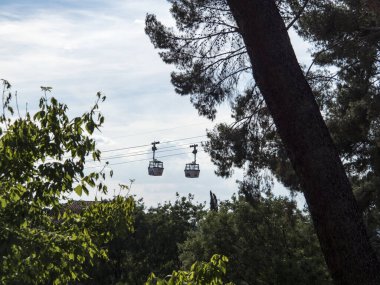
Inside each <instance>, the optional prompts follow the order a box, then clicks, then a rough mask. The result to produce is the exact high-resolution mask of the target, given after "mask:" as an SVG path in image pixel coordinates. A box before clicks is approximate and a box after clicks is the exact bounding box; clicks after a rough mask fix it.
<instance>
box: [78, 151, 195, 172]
mask: <svg viewBox="0 0 380 285" xmlns="http://www.w3.org/2000/svg"><path fill="white" fill-rule="evenodd" d="M184 154H188V152H181V153H174V154H168V155H163V156H160V157H157V158H163V157H170V156H177V155H184ZM148 160H150V158H143V159H136V160H129V161H123V162H117V163H110V164H107V165H106V166H113V165H120V164H128V163H132V162H138V161H148ZM98 167H104V165H98V166H90V167H85V169H90V168H98Z"/></svg>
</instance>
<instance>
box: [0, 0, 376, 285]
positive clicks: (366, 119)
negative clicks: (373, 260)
mask: <svg viewBox="0 0 380 285" xmlns="http://www.w3.org/2000/svg"><path fill="white" fill-rule="evenodd" d="M170 2H171V3H172V9H171V12H172V14H173V16H174V18H175V20H176V23H177V30H174V29H169V28H167V27H165V26H163V25H162V24H161V23H160V22H159V21H158V20H157V19H156V17H155V16H154V15H148V16H147V20H146V23H147V26H146V32H147V34H148V35H149V37H150V39H151V41H152V42H153V44H154V45H155V47H157V48H160V49H161V53H160V55H161V57H162V58H163V60H164V61H165V62H166V63H169V64H174V65H175V66H176V67H177V68H178V70H177V71H176V72H174V73H173V74H172V82H173V84H174V86H175V88H176V91H177V92H178V93H179V94H181V95H190V96H191V102H192V103H193V104H194V106H195V107H196V108H197V109H198V111H199V114H200V115H203V116H206V117H208V118H210V119H214V118H215V116H216V111H217V106H218V105H219V104H221V103H222V102H223V101H225V100H227V99H228V100H231V102H232V105H231V111H232V117H233V119H234V120H235V122H234V123H233V124H231V125H227V124H219V125H217V126H216V127H215V129H214V130H213V131H210V132H209V134H208V135H209V142H208V143H207V144H206V150H207V151H208V152H209V154H210V156H211V158H212V160H213V162H214V163H215V164H216V166H217V174H218V175H220V176H225V177H227V176H229V175H231V173H232V171H233V168H234V167H241V168H244V169H245V171H246V177H245V181H241V182H240V184H239V194H237V195H235V196H233V197H232V198H231V199H230V200H229V201H218V200H217V198H216V196H215V194H212V193H210V194H211V201H210V207H209V208H208V207H206V205H204V204H200V203H196V202H194V197H193V196H192V195H191V194H189V196H188V197H179V196H178V195H177V199H176V200H175V201H172V202H166V203H164V204H163V205H157V206H155V207H151V208H146V207H145V205H144V202H143V200H139V201H135V199H134V198H133V197H130V196H128V195H127V196H125V197H124V196H122V195H119V196H115V197H114V198H113V199H110V200H102V201H93V202H90V203H77V202H74V201H71V200H70V194H72V193H77V194H79V195H82V194H88V193H89V191H100V192H102V193H107V191H108V189H107V186H106V183H105V179H106V176H107V174H106V173H105V171H104V169H103V170H101V171H100V172H88V171H86V170H85V163H86V161H88V160H100V155H101V153H100V151H99V150H97V148H96V145H95V141H94V140H93V139H92V137H91V135H92V134H93V133H94V131H96V130H97V129H99V128H100V127H101V126H102V124H103V122H104V117H103V116H102V115H101V114H100V113H99V112H98V107H99V106H98V104H99V103H101V101H104V100H105V97H104V96H102V94H100V93H98V94H97V98H96V102H95V104H94V106H93V107H92V108H91V109H90V111H89V112H86V113H84V114H83V115H81V116H78V117H75V118H69V117H68V115H67V109H68V107H67V106H66V105H65V104H62V103H59V102H58V101H57V100H56V99H55V98H53V97H51V98H50V99H49V96H48V95H49V92H50V91H51V88H50V87H42V91H43V93H44V94H43V96H42V97H41V99H40V104H39V110H38V111H37V112H36V113H34V114H30V113H27V114H25V116H21V115H20V114H18V112H17V114H15V112H14V107H12V94H11V93H10V88H11V85H10V84H9V82H7V81H6V80H2V83H3V94H2V95H3V96H2V97H3V102H2V105H3V108H2V113H1V116H0V126H1V128H0V153H1V156H0V283H1V284H144V283H145V282H146V284H226V283H229V284H295V285H297V284H332V280H331V278H330V274H329V273H328V269H327V266H326V263H325V259H324V257H323V256H322V252H321V248H320V245H319V242H318V239H317V236H316V234H315V232H314V227H313V221H314V225H315V223H318V222H319V221H318V219H315V217H314V220H313V219H312V217H311V216H310V214H309V212H308V210H307V209H305V210H304V211H301V210H300V209H299V208H297V205H296V204H295V202H294V201H293V200H292V199H290V198H284V197H274V196H273V194H272V193H271V180H272V179H273V177H276V178H277V179H278V180H279V181H280V182H282V183H283V184H284V185H285V186H286V187H287V188H288V189H289V190H290V191H303V188H302V183H300V179H299V177H298V176H297V174H296V172H295V171H294V169H293V168H292V165H291V162H290V160H289V158H288V150H287V149H286V147H285V146H284V144H283V141H281V139H280V134H279V129H278V128H277V127H276V125H275V124H274V119H273V114H272V113H271V112H270V110H269V108H268V106H267V103H266V101H265V100H264V99H265V98H264V97H263V92H262V90H261V89H259V87H260V86H258V85H257V84H256V83H257V82H255V80H254V78H253V77H252V74H251V73H250V72H251V70H252V66H251V65H252V61H251V59H250V58H249V54H248V51H247V49H246V47H245V42H244V38H243V37H242V31H241V28H239V27H238V25H237V24H236V23H235V18H234V15H233V14H232V12H231V10H230V9H229V4H230V3H234V1H223V0H196V1H195V0H194V1H187V0H178V1H176V0H170ZM252 2H254V1H252ZM269 2H270V1H268V3H269ZM276 5H277V8H278V10H279V11H280V13H281V16H282V19H283V20H284V22H285V24H286V27H287V28H288V29H289V28H291V27H293V28H294V29H295V30H296V31H297V32H298V34H299V35H300V36H301V37H303V38H304V39H306V40H308V41H309V42H311V43H312V44H313V45H314V51H313V54H312V56H313V62H312V65H311V66H309V67H304V69H303V76H304V77H305V78H306V79H307V81H308V83H309V84H310V87H311V89H312V91H313V96H314V98H315V99H316V101H317V102H318V105H319V108H320V110H321V113H322V115H323V117H324V120H325V121H326V124H327V126H328V129H329V132H330V133H331V136H332V139H333V141H334V143H335V146H336V149H337V151H338V154H339V156H340V158H341V160H342V162H343V166H344V170H345V172H346V173H347V176H348V179H349V181H350V183H351V185H352V188H353V190H354V193H355V197H356V200H357V204H358V206H359V207H358V209H360V211H361V213H363V216H364V220H365V226H366V230H367V233H368V235H369V237H370V241H371V243H372V245H373V247H374V248H375V250H376V254H377V256H380V246H379V244H380V238H379V226H380V216H379V215H380V212H379V206H380V199H379V197H380V195H379V193H380V192H379V184H380V182H379V181H380V179H379V177H380V159H379V157H380V151H379V150H380V149H379V147H380V145H379V136H380V132H379V115H380V107H379V106H380V104H379V103H380V101H379V99H378V97H379V96H378V95H379V82H380V79H379V73H380V72H379V67H380V65H379V62H380V61H379V50H380V48H379V39H380V34H379V25H380V22H379V19H380V8H379V5H378V4H377V3H376V2H375V1H359V0H357V1H355V0H341V1H327V0H326V1H320V0H304V1H298V0H286V1H276ZM331 67H333V68H331ZM278 80H279V79H278ZM275 83H276V82H275V81H274V82H273V84H275ZM264 89H265V88H264ZM17 107H18V106H17V105H16V108H17ZM17 109H18V108H17ZM306 123H307V122H306ZM110 174H111V175H112V173H110ZM121 187H122V188H123V189H125V188H128V187H127V186H123V185H121ZM322 206H324V205H322ZM355 209H356V208H355ZM334 226H335V224H332V227H334ZM353 234H354V235H355V233H353ZM327 236H328V235H327ZM330 236H331V235H330ZM358 246H359V245H358ZM357 248H359V247H357ZM352 250H353V251H355V250H356V247H353V248H352ZM324 253H325V258H326V256H327V258H328V254H326V251H325V252H324ZM207 261H209V262H207ZM355 262H356V260H353V263H355ZM330 264H331V263H330ZM331 268H333V267H330V268H329V270H330V273H331V272H335V271H334V270H335V268H333V269H331ZM173 270H174V271H173ZM333 277H336V276H333ZM339 278H342V279H339ZM344 279H345V277H344V276H343V277H341V276H338V279H335V281H336V280H344Z"/></svg>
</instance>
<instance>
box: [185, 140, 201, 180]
mask: <svg viewBox="0 0 380 285" xmlns="http://www.w3.org/2000/svg"><path fill="white" fill-rule="evenodd" d="M197 146H198V145H197V144H193V145H191V146H190V147H192V148H194V150H193V154H194V161H193V162H192V163H187V164H186V166H185V177H187V178H198V177H199V172H200V170H199V164H197V152H198V151H197Z"/></svg>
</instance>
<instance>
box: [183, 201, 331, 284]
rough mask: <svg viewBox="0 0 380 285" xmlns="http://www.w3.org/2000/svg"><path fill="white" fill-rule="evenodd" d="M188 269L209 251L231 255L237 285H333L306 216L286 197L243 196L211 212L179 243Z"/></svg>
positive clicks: (231, 275)
mask: <svg viewBox="0 0 380 285" xmlns="http://www.w3.org/2000/svg"><path fill="white" fill-rule="evenodd" d="M180 248H181V260H182V262H183V263H184V266H185V268H188V267H189V265H191V264H192V263H193V262H194V261H196V260H205V259H208V258H210V257H211V256H212V254H213V252H220V253H221V254H223V255H226V256H229V259H230V262H229V271H228V273H227V276H226V278H227V280H229V281H232V282H234V283H235V284H294V285H296V284H332V283H331V280H330V277H329V275H328V272H327V268H326V265H325V262H324V259H323V257H322V255H321V252H320V248H319V244H318V240H317V237H316V236H315V234H314V231H313V227H312V224H311V221H310V218H309V216H308V215H305V214H303V213H301V212H300V210H298V209H297V207H296V204H295V202H293V201H290V200H288V199H286V198H274V197H269V198H265V199H264V198H260V199H256V201H255V204H254V205H250V204H249V203H247V202H246V201H245V199H243V197H241V196H240V197H233V198H232V200H231V201H226V202H223V203H221V205H220V208H219V212H213V211H210V212H209V213H208V215H207V216H206V217H205V218H204V219H203V220H202V221H201V222H200V223H199V226H198V227H197V229H196V230H195V231H193V232H191V234H190V235H189V237H188V239H187V240H186V241H185V242H184V243H182V244H181V247H180Z"/></svg>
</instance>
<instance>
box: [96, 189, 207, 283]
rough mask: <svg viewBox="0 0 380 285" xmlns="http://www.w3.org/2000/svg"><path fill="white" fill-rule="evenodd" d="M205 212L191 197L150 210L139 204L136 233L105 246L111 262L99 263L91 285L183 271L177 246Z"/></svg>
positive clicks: (136, 209) (125, 235)
mask: <svg viewBox="0 0 380 285" xmlns="http://www.w3.org/2000/svg"><path fill="white" fill-rule="evenodd" d="M204 213H205V210H204V205H203V204H196V203H194V202H193V196H191V195H189V197H179V196H178V194H177V199H176V201H174V202H166V203H164V204H163V205H158V206H156V207H152V208H149V209H145V206H144V203H143V202H142V201H139V202H138V203H137V205H136V207H135V208H134V211H133V220H134V231H133V233H129V234H127V233H126V234H121V233H120V230H119V234H117V236H114V238H113V239H112V240H111V241H110V242H109V243H108V244H107V245H106V248H107V252H108V257H109V259H108V260H98V262H97V263H96V264H95V266H94V267H93V268H92V270H91V274H90V275H91V277H92V279H89V280H88V284H116V283H118V282H119V284H143V283H144V282H145V281H146V278H147V276H148V275H149V273H150V272H152V271H153V272H155V274H156V275H157V276H159V277H164V276H166V275H168V274H170V272H172V270H177V269H180V267H181V262H180V260H179V249H178V244H179V243H182V242H184V241H185V239H186V238H187V233H188V232H189V231H191V230H194V229H195V227H196V224H197V222H198V221H199V220H200V219H201V217H202V216H203V215H204ZM102 227H103V226H102ZM102 227H100V228H102ZM117 228H118V227H117ZM109 231H110V232H112V229H109Z"/></svg>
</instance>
